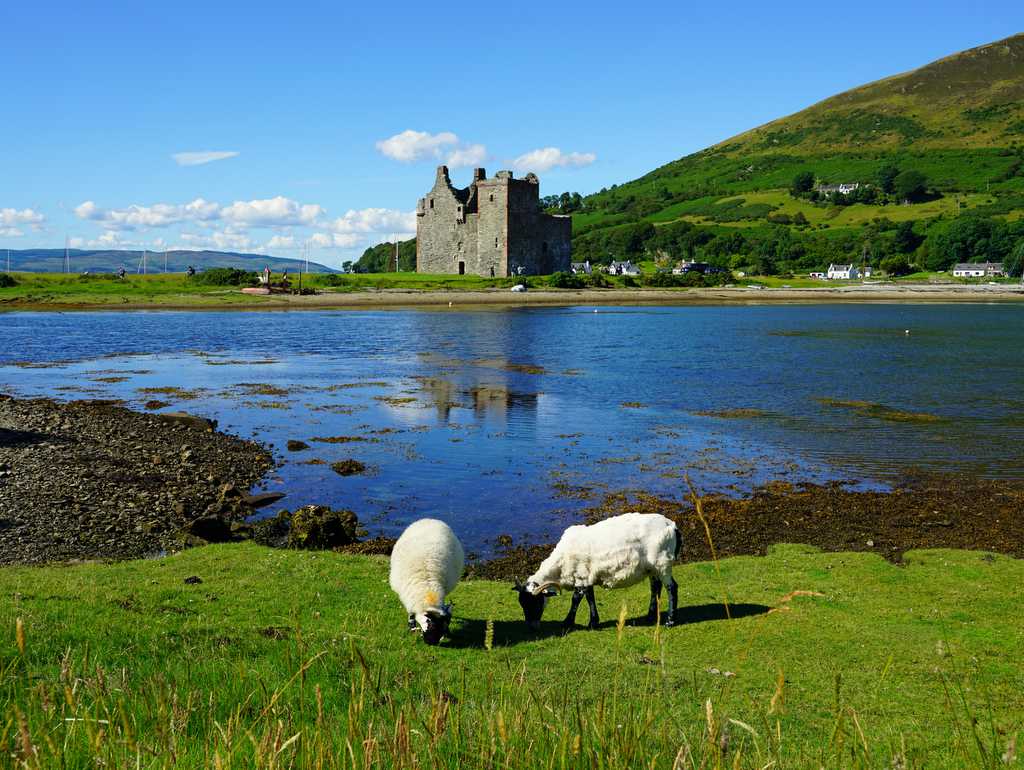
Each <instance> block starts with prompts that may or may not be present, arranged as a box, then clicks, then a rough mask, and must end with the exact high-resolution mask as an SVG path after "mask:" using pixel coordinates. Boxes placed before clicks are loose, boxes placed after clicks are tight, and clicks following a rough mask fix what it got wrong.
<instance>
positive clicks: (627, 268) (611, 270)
mask: <svg viewBox="0 0 1024 770" xmlns="http://www.w3.org/2000/svg"><path fill="white" fill-rule="evenodd" d="M608 274H609V275H640V268H639V267H637V266H636V265H634V264H633V263H632V262H630V261H629V260H628V259H627V260H626V261H625V262H612V263H611V264H610V265H608Z"/></svg>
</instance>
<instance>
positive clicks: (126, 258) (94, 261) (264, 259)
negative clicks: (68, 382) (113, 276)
mask: <svg viewBox="0 0 1024 770" xmlns="http://www.w3.org/2000/svg"><path fill="white" fill-rule="evenodd" d="M68 257H69V262H70V263H71V272H72V273H74V274H76V275H79V274H81V273H84V272H86V271H88V272H90V273H113V272H116V271H117V269H118V268H119V267H122V266H123V267H124V269H125V270H126V271H128V272H129V273H141V272H142V252H141V251H124V250H118V249H70V250H69V251H68ZM146 264H147V272H148V273H162V272H163V271H164V253H163V252H162V251H161V252H154V251H150V252H148V254H147V258H146ZM189 265H192V266H193V267H194V268H195V269H196V270H207V269H209V268H211V267H236V268H238V269H240V270H262V269H263V268H264V267H265V266H267V265H270V269H271V270H273V271H275V272H281V270H285V269H287V270H289V271H291V272H293V273H295V272H298V271H299V270H301V269H303V268H304V266H305V263H304V262H303V261H302V260H298V259H285V258H282V257H270V256H267V255H266V254H238V253H235V252H229V251H169V252H167V272H169V273H183V272H185V269H186V268H187V267H188V266H189ZM6 267H7V249H4V250H2V251H0V270H3V269H6ZM310 268H311V269H313V270H316V271H317V272H324V273H330V272H334V271H333V270H332V268H329V267H325V266H324V265H320V264H316V263H313V262H310ZM11 270H12V271H23V272H34V273H63V272H64V249H21V250H17V249H11Z"/></svg>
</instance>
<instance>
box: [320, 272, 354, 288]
mask: <svg viewBox="0 0 1024 770" xmlns="http://www.w3.org/2000/svg"><path fill="white" fill-rule="evenodd" d="M321 280H322V281H323V284H324V286H335V287H337V286H348V285H349V284H350V283H351V281H350V280H349V279H348V277H346V276H344V275H338V274H337V273H328V274H327V275H325V276H324V277H323V278H322V279H321Z"/></svg>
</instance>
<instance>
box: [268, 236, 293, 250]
mask: <svg viewBox="0 0 1024 770" xmlns="http://www.w3.org/2000/svg"><path fill="white" fill-rule="evenodd" d="M263 248H265V249H267V250H268V251H269V250H272V249H278V250H279V249H294V248H295V238H294V237H293V236H291V235H275V236H274V237H273V238H271V239H270V240H269V241H267V243H266V245H265V246H264V247H263Z"/></svg>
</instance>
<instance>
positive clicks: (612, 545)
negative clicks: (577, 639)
mask: <svg viewBox="0 0 1024 770" xmlns="http://www.w3.org/2000/svg"><path fill="white" fill-rule="evenodd" d="M681 547H682V537H681V535H680V534H679V530H678V528H677V527H676V525H675V523H674V522H672V521H671V520H670V519H667V518H665V517H664V516H662V515H660V514H657V513H624V514H622V515H621V516H615V517H613V518H610V519H605V520H604V521H601V522H598V523H597V524H591V525H590V526H583V525H577V526H573V527H569V528H568V529H567V530H565V532H564V533H562V538H561V540H559V541H558V545H556V546H555V550H554V551H552V552H551V555H550V556H548V558H546V559H545V560H544V561H543V562H542V563H541V565H540V569H538V570H537V571H536V572H535V573H534V574H533V575H531V576H530V577H529V579H527V581H526V585H520V584H519V582H518V581H516V584H515V585H514V586H513V589H514V590H516V591H517V592H518V593H519V604H520V605H521V606H522V608H523V616H524V618H525V619H526V622H527V624H528V625H529V626H530V627H531V628H533V629H537V628H539V627H540V619H541V616H542V615H543V613H544V606H545V604H546V603H547V600H548V598H549V597H551V596H554V595H555V593H557V591H558V589H560V588H564V589H570V588H571V589H572V590H573V595H572V605H571V606H570V607H569V614H568V615H567V616H566V618H565V621H564V622H563V627H564V628H565V630H569V629H571V628H572V627H573V626H574V625H575V622H576V610H577V608H578V607H579V605H580V601H582V599H583V597H584V596H586V597H587V604H588V605H589V606H590V623H589V624H588V627H589V628H597V624H598V616H597V602H596V600H595V599H594V586H596V585H600V586H604V587H605V588H625V587H627V586H631V585H634V584H635V583H638V582H640V581H641V580H643V579H644V578H650V581H651V604H650V607H649V609H648V611H647V620H648V622H651V623H653V622H654V621H655V620H656V619H657V612H658V597H659V596H660V595H661V587H662V585H663V584H664V585H665V587H666V588H667V589H668V616H667V617H666V619H665V625H666V626H671V625H673V624H674V622H675V612H676V601H677V594H678V588H677V586H676V581H675V579H674V578H673V577H672V563H673V562H674V561H675V559H676V557H677V556H678V555H679V551H680V549H681Z"/></svg>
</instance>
